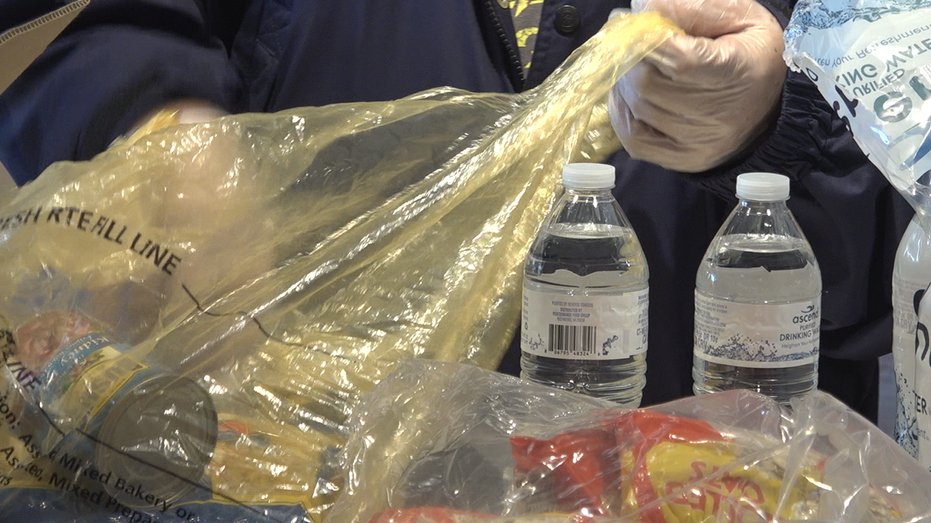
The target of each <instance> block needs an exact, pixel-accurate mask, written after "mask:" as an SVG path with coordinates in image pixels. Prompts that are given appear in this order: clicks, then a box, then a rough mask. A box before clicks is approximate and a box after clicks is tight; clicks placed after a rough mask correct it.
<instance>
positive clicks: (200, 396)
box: [0, 15, 675, 522]
mask: <svg viewBox="0 0 931 523" xmlns="http://www.w3.org/2000/svg"><path fill="white" fill-rule="evenodd" d="M673 31H675V28H674V27H672V26H671V25H670V24H669V23H668V22H666V21H664V20H662V19H661V18H659V17H658V16H656V15H626V16H619V17H616V18H614V19H613V20H612V21H610V22H609V23H608V24H607V25H606V26H605V28H604V29H603V30H602V31H601V32H599V33H598V34H597V35H596V36H594V37H593V38H592V39H591V40H590V41H588V42H587V43H586V44H585V45H584V46H582V47H581V48H580V49H579V50H578V51H577V52H576V53H574V54H573V55H572V56H571V57H570V58H569V59H568V60H567V62H566V63H565V64H564V65H563V66H562V67H561V68H560V69H559V70H558V71H557V72H555V73H554V74H553V75H552V76H551V77H550V78H549V79H548V80H547V81H546V82H545V83H544V84H543V85H541V86H540V87H539V88H537V89H535V90H533V91H530V92H528V93H525V94H521V95H509V94H476V93H469V92H464V91H458V90H455V89H449V88H440V89H435V90H431V91H426V92H423V93H419V94H416V95H413V96H410V97H408V98H404V99H401V100H395V101H390V102H378V103H358V104H344V105H332V106H325V107H317V108H301V109H295V110H289V111H285V112H282V113H278V114H245V115H233V116H229V117H225V118H222V119H218V120H214V121H211V122H207V123H203V124H198V125H178V126H170V127H168V128H165V129H162V130H159V131H155V132H152V133H150V134H147V135H145V136H143V137H141V138H139V139H137V140H130V141H128V142H126V143H120V144H117V145H114V146H113V147H111V148H110V150H108V151H106V152H104V153H102V154H100V155H98V156H97V157H95V158H94V159H93V160H91V161H88V162H79V163H66V162H61V163H57V164H54V165H52V166H51V167H49V168H48V169H47V170H46V171H45V172H44V173H43V174H42V175H41V176H40V177H39V178H38V179H37V180H36V181H35V182H34V183H31V184H29V185H27V186H25V187H24V188H22V189H21V190H20V191H19V192H18V194H17V195H16V196H15V198H14V199H13V201H12V202H11V203H10V204H9V206H8V207H7V208H5V209H4V211H3V213H2V217H0V330H2V334H3V338H2V341H0V353H2V354H3V361H4V363H5V365H3V366H2V367H0V487H3V488H0V513H2V514H3V515H4V520H7V519H8V518H12V520H41V521H47V522H54V521H67V522H79V521H94V522H99V521H111V520H112V521H134V522H135V521H161V522H171V521H263V522H264V521H275V522H283V521H287V522H291V521H307V520H311V519H314V520H319V519H320V518H321V517H322V515H323V514H324V513H325V512H326V511H327V510H328V508H329V507H330V506H331V504H332V503H333V501H334V499H335V498H336V497H337V496H338V494H339V491H340V486H341V479H340V476H339V474H338V469H337V468H336V467H335V466H334V456H335V455H336V453H337V452H338V451H339V449H340V448H341V447H342V444H343V443H344V441H345V437H346V427H345V422H346V417H347V416H348V414H349V412H350V410H351V409H352V407H353V406H354V405H355V404H356V403H357V401H358V398H359V397H360V395H362V394H364V393H365V392H367V391H368V390H369V389H370V388H371V387H372V386H373V385H374V384H375V383H377V382H378V381H379V380H380V379H381V378H382V377H384V376H385V375H386V374H387V373H389V372H390V371H391V370H392V369H393V368H394V367H395V365H396V364H397V362H398V361H403V360H406V359H410V358H427V359H433V360H449V361H457V362H463V363H469V364H473V365H476V366H479V367H484V368H494V367H495V366H496V365H497V364H498V361H499V360H500V358H501V356H502V355H503V352H504V350H505V349H506V347H507V345H508V343H509V341H510V339H511V336H512V334H513V331H514V328H515V326H516V322H517V316H518V314H519V288H520V287H519V281H520V273H519V269H520V260H521V259H522V257H523V253H524V250H525V249H526V247H527V245H528V244H529V242H530V240H531V239H532V236H533V234H534V233H535V231H536V228H537V226H538V224H539V222H540V220H541V219H542V216H543V215H544V214H545V213H546V211H547V210H548V207H549V205H550V204H551V202H552V201H553V199H554V192H555V190H556V188H557V187H558V177H559V172H560V169H561V167H562V166H563V165H564V164H565V163H566V162H569V161H582V160H584V161H597V160H599V159H601V158H604V157H605V156H606V155H607V154H608V153H609V152H611V151H613V150H614V149H616V148H617V147H618V146H619V144H618V143H617V139H616V138H615V136H614V133H613V131H612V130H611V127H610V124H609V123H608V118H607V110H606V106H605V103H604V100H605V99H606V96H607V92H608V90H609V89H610V87H611V85H612V84H613V83H614V82H615V81H616V79H617V78H619V76H620V75H621V74H623V72H625V71H626V70H627V69H629V68H630V67H631V66H632V65H633V64H634V63H636V62H637V61H638V60H640V59H641V58H642V57H643V56H644V55H645V54H646V53H647V52H649V51H650V50H651V49H652V48H654V47H655V46H656V45H657V44H658V43H659V42H661V41H662V40H663V39H664V38H666V37H668V36H669V35H670V34H671V33H672V32H673Z"/></svg>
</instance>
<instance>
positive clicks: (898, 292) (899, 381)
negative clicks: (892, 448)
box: [892, 214, 931, 458]
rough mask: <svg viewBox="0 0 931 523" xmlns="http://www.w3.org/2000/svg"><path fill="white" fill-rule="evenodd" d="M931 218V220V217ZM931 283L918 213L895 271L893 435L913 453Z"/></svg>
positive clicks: (928, 245)
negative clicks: (923, 310)
mask: <svg viewBox="0 0 931 523" xmlns="http://www.w3.org/2000/svg"><path fill="white" fill-rule="evenodd" d="M929 221H931V220H929ZM929 284H931V236H929V235H928V234H927V233H925V229H924V228H923V227H922V225H921V220H920V215H918V214H916V215H915V216H914V217H913V218H912V221H911V222H910V223H909V224H908V228H907V229H905V233H904V234H903V235H902V239H901V240H900V241H899V248H898V250H897V251H896V257H895V267H894V269H893V272H892V316H893V323H892V362H893V368H894V370H895V384H896V415H895V426H894V428H893V435H894V437H895V440H896V442H898V444H899V445H900V446H901V447H902V448H904V449H905V450H906V451H908V453H909V454H911V455H912V456H913V457H915V458H917V457H918V447H919V444H920V438H919V432H920V431H919V430H918V428H919V427H918V406H917V405H916V393H917V391H918V389H917V386H918V383H917V382H916V380H917V378H918V373H917V370H918V358H919V356H920V355H919V354H916V352H915V349H916V340H915V332H916V330H917V327H918V304H919V302H920V301H921V298H922V296H923V295H924V294H925V291H926V289H927V288H928V285H929Z"/></svg>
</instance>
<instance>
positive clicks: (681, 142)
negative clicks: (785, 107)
mask: <svg viewBox="0 0 931 523" xmlns="http://www.w3.org/2000/svg"><path fill="white" fill-rule="evenodd" d="M631 8H632V10H633V12H635V13H637V12H642V11H657V12H659V13H660V14H662V15H663V16H665V17H667V18H669V19H670V20H672V21H673V22H675V23H676V24H677V25H678V26H679V27H680V28H682V29H683V30H684V31H685V32H686V33H687V35H676V36H673V37H672V38H670V39H669V40H667V41H666V42H664V43H663V44H662V45H661V46H660V47H658V48H657V49H656V50H655V51H653V52H652V53H651V54H650V55H648V56H647V58H646V59H644V60H643V61H641V62H640V63H638V64H637V65H636V66H634V67H633V68H632V69H631V70H630V71H629V72H628V73H627V74H626V75H624V76H623V77H622V78H621V79H620V81H618V83H617V84H616V85H615V86H614V88H613V89H612V91H611V93H610V96H609V102H608V104H609V114H610V116H611V123H612V125H613V127H614V130H615V132H616V133H617V135H618V138H620V140H621V143H622V144H623V145H624V148H625V149H626V150H627V152H628V153H629V154H630V155H631V157H632V158H635V159H640V160H646V161H649V162H652V163H656V164H658V165H661V166H663V167H666V168H668V169H673V170H676V171H681V172H700V171H704V170H707V169H710V168H712V167H716V166H718V165H720V164H722V163H725V162H727V161H728V160H730V159H732V158H734V157H735V156H737V155H739V154H740V153H741V152H743V151H744V150H745V149H746V148H747V147H748V146H749V144H750V143H751V142H753V141H754V140H755V139H756V138H757V137H759V136H760V135H761V134H762V133H763V132H765V131H766V129H767V127H768V126H769V125H770V124H771V123H772V122H774V121H775V118H776V116H777V114H778V108H779V100H780V95H781V92H782V87H783V83H784V82H785V76H786V72H787V71H786V70H787V68H786V65H785V62H784V61H783V59H782V52H783V48H784V42H783V38H782V28H781V26H780V25H779V23H778V22H777V21H776V19H775V18H774V17H773V15H772V14H771V13H770V12H769V11H768V10H767V9H766V8H765V7H763V6H761V5H759V4H758V3H756V2H755V1H754V0H633V2H632V5H631Z"/></svg>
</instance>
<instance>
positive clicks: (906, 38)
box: [785, 0, 931, 214]
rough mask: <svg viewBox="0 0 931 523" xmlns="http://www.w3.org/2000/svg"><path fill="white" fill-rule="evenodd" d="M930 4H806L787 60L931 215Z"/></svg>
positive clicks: (856, 0)
mask: <svg viewBox="0 0 931 523" xmlns="http://www.w3.org/2000/svg"><path fill="white" fill-rule="evenodd" d="M929 19H931V6H929V5H928V4H927V2H922V1H916V0H828V1H821V0H801V1H799V2H798V4H796V6H795V10H794V11H793V13H792V18H791V20H790V22H789V26H788V27H787V28H786V34H785V40H786V51H785V59H786V63H787V64H788V65H789V67H791V68H793V69H795V70H796V71H801V72H803V73H805V74H806V75H807V76H808V77H809V78H810V79H811V80H812V81H813V82H814V83H815V84H816V85H817V86H818V90H819V91H820V92H821V94H822V96H824V98H825V99H826V100H827V101H828V102H830V103H831V104H832V105H833V107H834V110H835V111H836V112H837V114H838V115H839V116H840V117H841V118H843V119H844V120H845V122H846V123H847V125H848V126H849V127H850V129H851V131H852V132H853V137H854V139H855V140H856V141H857V144H858V145H859V146H860V148H861V149H862V150H863V151H864V152H865V153H866V154H867V156H868V157H869V159H870V160H871V161H872V162H873V163H874V164H875V165H876V166H877V167H878V168H879V170H880V172H882V173H883V175H884V176H885V177H886V179H887V180H889V182H890V183H891V184H892V185H893V186H894V187H895V188H896V189H898V190H899V192H901V193H902V194H903V195H904V196H905V197H906V198H907V199H908V200H909V202H910V203H911V204H912V206H914V207H915V209H916V210H917V211H918V212H920V213H925V214H927V213H928V212H931V179H929V172H931V155H929V154H928V153H929V152H931V24H929V23H928V21H929Z"/></svg>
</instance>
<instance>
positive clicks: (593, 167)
mask: <svg viewBox="0 0 931 523" xmlns="http://www.w3.org/2000/svg"><path fill="white" fill-rule="evenodd" d="M562 184H563V185H564V186H566V187H569V188H572V189H610V188H612V187H614V166H613V165H608V164H605V163H569V164H566V166H565V167H563V169H562Z"/></svg>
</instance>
